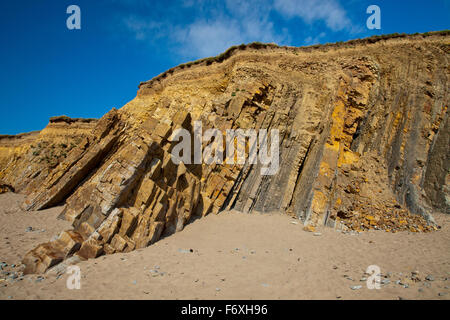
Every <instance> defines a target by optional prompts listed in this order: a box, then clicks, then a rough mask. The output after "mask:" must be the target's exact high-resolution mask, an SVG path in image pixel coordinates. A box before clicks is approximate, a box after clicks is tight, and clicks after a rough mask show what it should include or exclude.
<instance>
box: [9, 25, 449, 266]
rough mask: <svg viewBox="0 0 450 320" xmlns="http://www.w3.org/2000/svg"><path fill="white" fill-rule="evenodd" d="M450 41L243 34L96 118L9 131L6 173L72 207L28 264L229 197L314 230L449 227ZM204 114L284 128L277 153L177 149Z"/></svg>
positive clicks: (41, 204)
mask: <svg viewBox="0 0 450 320" xmlns="http://www.w3.org/2000/svg"><path fill="white" fill-rule="evenodd" d="M449 45H450V34H449V33H448V32H440V33H434V34H428V35H415V36H392V37H378V38H370V39H366V40H358V41H352V42H348V43H345V44H337V45H327V46H316V47H307V48H293V47H277V46H275V45H263V44H251V45H247V46H240V47H236V48H231V49H230V50H228V51H227V52H226V53H224V54H222V55H221V56H218V57H216V58H208V59H204V60H200V61H197V62H194V63H190V64H186V65H181V66H178V67H176V68H174V69H171V70H169V71H168V72H166V73H164V74H162V75H160V76H158V77H156V78H154V79H152V80H151V81H148V82H144V83H141V84H140V86H139V91H138V94H137V96H136V98H135V99H133V100H132V101H131V102H129V103H128V104H127V105H125V106H124V107H122V108H121V109H119V110H115V109H113V110H111V111H110V112H109V113H108V114H106V115H105V116H104V117H103V118H102V119H100V120H98V121H88V122H80V120H73V121H72V120H70V119H68V118H61V117H60V118H57V119H58V120H55V119H53V122H51V123H50V124H49V126H48V127H47V128H46V129H44V130H43V131H42V132H40V133H34V134H32V135H30V136H22V137H4V138H0V164H1V167H0V180H2V181H4V183H5V184H8V185H9V186H10V187H11V188H14V189H15V190H16V191H18V192H22V193H25V194H26V195H27V199H26V201H25V202H24V204H23V206H24V208H25V209H27V210H40V209H44V208H48V207H52V206H55V205H60V204H64V205H65V209H64V211H63V213H62V214H61V218H64V219H67V220H69V221H71V222H73V230H70V231H64V232H62V233H61V234H60V235H59V237H58V238H57V239H55V240H53V241H51V242H48V243H45V244H41V245H39V246H38V247H37V248H35V249H34V250H32V251H30V252H29V253H28V254H27V255H26V257H25V259H24V264H26V266H27V268H26V272H45V271H46V270H47V269H48V268H50V267H52V266H54V265H55V264H57V263H59V262H61V261H63V260H65V259H67V258H69V257H71V256H75V257H77V259H89V258H95V257H98V256H99V255H102V254H112V253H115V252H128V251H131V250H134V249H137V248H143V247H146V246H148V245H150V244H152V243H154V242H156V241H157V240H158V239H159V238H160V237H161V236H163V235H170V234H172V233H174V232H177V231H180V230H182V229H183V227H184V225H186V224H187V223H189V222H191V221H193V220H194V219H196V218H198V217H202V216H205V215H207V214H209V213H218V212H220V211H221V210H225V209H236V210H239V211H243V212H248V213H251V212H284V213H286V214H289V215H292V216H295V217H298V218H300V219H301V220H302V221H303V222H304V223H305V225H307V226H308V228H309V229H311V230H312V229H313V228H314V227H316V226H322V225H326V226H329V227H334V228H340V229H344V230H355V231H363V230H368V229H382V230H386V231H392V232H396V231H401V230H408V231H413V232H426V231H432V230H436V229H437V226H436V225H435V224H434V221H433V218H432V213H433V212H435V211H441V212H445V213H450V198H449V181H450V171H449V170H450V168H449V167H450V159H449V156H450V153H449V148H448V146H449V135H450V133H449V132H450V131H449V123H448V121H449V119H448V101H449V98H448V97H449V96H448V92H449V90H448V82H447V79H448V77H449V75H450V69H449V61H448V59H449V52H450V50H449V49H450V46H449ZM195 121H200V122H201V124H202V127H203V130H206V129H208V128H217V129H219V130H221V131H222V133H223V135H224V136H226V130H227V129H268V130H271V129H278V130H279V169H278V170H277V172H276V173H275V174H274V175H262V174H261V170H260V169H261V167H262V164H260V163H257V164H250V163H248V162H247V163H245V164H236V165H229V164H223V163H222V164H220V163H219V164H206V163H202V164H189V163H183V162H182V163H180V164H176V163H175V162H174V161H173V159H172V156H171V153H172V149H173V148H174V147H175V146H176V145H177V143H178V142H177V141H173V140H172V139H171V136H172V134H173V133H174V132H175V130H177V129H180V128H183V129H186V130H187V131H188V132H193V128H194V122H195ZM58 125H63V126H65V127H67V126H69V127H70V126H74V130H73V132H70V131H68V132H67V135H66V134H60V133H59V131H58V129H57V128H56V127H55V126H58ZM52 132H53V137H50V135H51V133H52ZM46 137H48V139H46ZM44 141H48V144H43V142H44ZM62 141H64V142H62ZM39 143H40V145H41V147H40V149H38V150H37V151H38V152H39V151H40V153H39V154H42V152H43V153H44V154H46V155H47V154H49V152H51V150H55V147H53V148H52V145H55V143H58V144H59V145H60V146H59V147H57V148H56V150H57V151H54V152H53V157H50V156H49V157H50V160H49V161H47V160H46V158H44V160H42V157H40V156H39V155H35V154H36V146H39ZM71 143H73V144H74V146H73V147H72V148H64V147H63V146H61V144H64V145H66V146H71ZM215 143H217V142H215ZM208 144H209V142H208V141H204V142H203V146H206V145H208ZM66 149H67V151H66V154H64V155H62V154H61V153H58V152H60V151H61V150H66ZM55 154H56V157H55ZM52 159H55V160H54V161H53V160H52Z"/></svg>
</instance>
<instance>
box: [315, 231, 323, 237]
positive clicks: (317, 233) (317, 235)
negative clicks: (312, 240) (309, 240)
mask: <svg viewBox="0 0 450 320" xmlns="http://www.w3.org/2000/svg"><path fill="white" fill-rule="evenodd" d="M321 235H322V234H321V233H320V232H315V233H314V236H316V237H320V236H321Z"/></svg>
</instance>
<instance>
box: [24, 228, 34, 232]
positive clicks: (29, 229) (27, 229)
mask: <svg viewBox="0 0 450 320" xmlns="http://www.w3.org/2000/svg"><path fill="white" fill-rule="evenodd" d="M31 231H33V227H28V228H26V229H25V232H31Z"/></svg>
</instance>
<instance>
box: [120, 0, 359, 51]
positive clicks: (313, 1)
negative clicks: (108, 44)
mask: <svg viewBox="0 0 450 320" xmlns="http://www.w3.org/2000/svg"><path fill="white" fill-rule="evenodd" d="M115 1H116V2H120V3H121V4H123V5H129V6H130V7H132V6H133V3H134V5H137V6H140V5H142V4H143V3H145V2H143V0H115ZM160 9H161V8H160ZM164 10H166V11H167V14H166V15H164V14H163V15H160V16H157V17H155V14H148V15H146V14H145V12H146V11H145V10H139V12H136V13H135V14H132V15H129V16H127V17H126V18H123V21H122V24H123V26H124V27H125V29H126V30H127V31H128V32H131V33H132V34H133V35H134V38H135V39H137V40H142V41H153V40H155V39H161V38H163V39H167V42H168V43H170V45H171V47H173V50H174V51H176V52H177V53H179V54H180V55H181V56H182V57H184V58H189V59H193V58H200V57H205V56H212V55H216V54H218V53H220V52H223V51H224V50H226V49H227V48H228V47H230V46H232V45H236V44H241V43H249V42H253V41H261V42H275V43H278V44H290V43H289V42H290V41H291V39H292V34H291V30H289V29H288V28H287V27H286V26H283V25H280V24H282V23H283V22H286V23H287V22H289V21H291V20H292V19H294V18H300V19H301V20H302V21H303V23H304V24H306V25H309V26H311V27H313V26H314V24H316V23H317V22H322V23H323V24H324V25H325V26H326V27H327V28H328V29H329V30H330V31H331V32H337V31H347V32H353V31H354V30H356V29H355V27H354V26H353V25H352V23H351V21H350V19H349V17H348V14H347V12H346V11H345V9H344V8H343V7H342V6H341V5H340V3H339V1H338V0H225V1H224V2H222V1H220V2H217V1H212V0H180V1H178V2H176V3H175V4H174V3H171V4H168V5H167V8H164ZM174 13H175V16H174ZM274 16H276V18H274ZM324 37H325V33H324V31H323V30H320V31H319V33H318V35H311V36H308V37H307V38H306V39H305V43H307V44H312V43H316V42H319V41H320V40H321V39H322V38H324Z"/></svg>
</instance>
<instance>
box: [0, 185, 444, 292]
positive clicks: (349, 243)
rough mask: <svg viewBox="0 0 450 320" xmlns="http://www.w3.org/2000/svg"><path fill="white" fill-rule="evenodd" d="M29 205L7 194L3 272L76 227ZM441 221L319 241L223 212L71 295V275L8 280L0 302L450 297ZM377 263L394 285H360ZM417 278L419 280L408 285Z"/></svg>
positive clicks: (122, 260)
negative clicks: (423, 229) (429, 227)
mask: <svg viewBox="0 0 450 320" xmlns="http://www.w3.org/2000/svg"><path fill="white" fill-rule="evenodd" d="M22 200H23V196H21V195H17V194H11V193H7V194H3V195H0V230H1V233H0V262H2V261H4V262H6V263H7V264H8V265H9V266H8V267H5V268H4V270H3V271H4V272H8V271H9V272H11V271H17V270H20V267H16V268H11V264H16V265H19V264H20V260H21V258H22V257H23V255H24V254H25V253H26V252H27V250H29V249H31V248H33V246H35V245H37V244H39V243H41V242H44V241H48V240H50V239H51V238H52V237H53V236H54V235H56V234H58V233H59V232H60V231H62V230H64V229H69V228H70V224H69V223H67V222H66V221H61V220H57V219H56V217H57V216H58V214H59V213H60V212H61V210H62V208H61V207H58V208H52V209H49V210H43V211H40V212H24V211H22V210H20V208H19V204H20V203H21V201H22ZM435 219H436V221H437V222H438V224H439V225H440V226H441V227H442V228H441V229H440V230H439V231H437V232H433V233H428V234H413V233H408V232H402V233H396V234H391V233H386V232H383V231H371V232H366V233H362V234H359V235H350V234H343V233H340V232H338V231H335V230H332V229H327V228H323V229H321V230H318V232H320V234H316V235H315V234H314V233H310V232H306V231H304V230H303V225H302V223H301V222H300V221H298V220H294V219H293V218H290V217H288V216H285V215H281V214H251V215H248V214H242V213H237V212H223V213H220V214H219V215H210V216H207V217H205V218H202V219H198V220H196V221H194V222H193V223H191V224H189V225H187V226H186V227H185V229H184V230H183V231H182V232H179V233H177V234H175V235H172V236H170V237H166V238H164V239H161V240H160V241H158V242H157V243H156V244H154V245H152V246H150V247H148V248H145V249H140V250H137V251H134V252H131V253H121V254H114V255H110V256H102V257H100V258H97V259H94V260H89V261H84V262H81V263H79V264H78V266H79V267H80V270H81V289H80V290H70V289H68V288H67V285H66V280H67V278H68V275H67V274H62V275H60V276H57V275H56V274H55V273H51V274H46V275H44V276H43V279H38V276H37V275H27V276H23V277H19V278H17V279H9V278H8V276H7V275H1V276H0V278H6V280H0V299H333V300H335V299H399V298H401V299H449V298H450V290H449V287H450V281H449V280H448V279H450V217H449V216H446V215H435ZM28 227H32V228H33V230H34V231H31V232H27V231H26V230H27V228H28ZM43 229H44V230H45V231H42V230H43ZM191 251H192V252H191ZM369 265H377V266H379V267H380V269H381V272H382V273H383V274H384V275H387V274H389V276H390V277H389V278H388V279H389V281H390V283H389V284H385V285H382V286H381V288H380V289H379V290H376V289H373V290H369V289H368V288H367V285H366V282H365V281H360V280H361V278H363V277H364V275H363V274H364V272H365V271H366V269H367V267H368V266H369ZM5 270H6V271H5ZM413 271H418V272H419V278H420V280H421V281H418V282H413V281H411V280H408V279H403V278H410V277H411V272H413ZM428 275H431V276H432V278H433V279H434V281H428V280H425V277H426V276H428ZM382 279H384V278H382ZM430 279H431V278H430ZM397 280H402V281H403V282H404V283H406V284H407V285H408V287H407V288H405V286H404V285H401V284H397V283H396V281H397ZM403 282H402V283H403ZM359 285H361V286H362V288H360V289H358V290H352V289H351V287H352V286H359Z"/></svg>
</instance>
